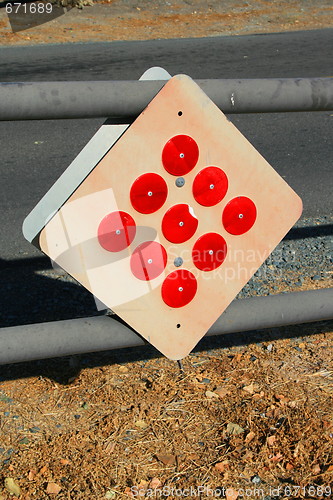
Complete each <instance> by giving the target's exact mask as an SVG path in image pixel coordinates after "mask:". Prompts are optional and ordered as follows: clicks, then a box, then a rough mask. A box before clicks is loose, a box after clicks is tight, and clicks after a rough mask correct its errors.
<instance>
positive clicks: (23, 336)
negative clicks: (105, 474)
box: [0, 288, 333, 364]
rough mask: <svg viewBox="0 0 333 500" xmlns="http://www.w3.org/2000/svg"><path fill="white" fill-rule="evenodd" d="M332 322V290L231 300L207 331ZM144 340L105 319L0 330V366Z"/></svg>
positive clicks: (40, 324) (103, 349)
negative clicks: (330, 320)
mask: <svg viewBox="0 0 333 500" xmlns="http://www.w3.org/2000/svg"><path fill="white" fill-rule="evenodd" d="M329 319H333V288H327V289H323V290H314V291H306V292H292V293H282V294H278V295H271V296H267V297H252V298H250V299H236V300H234V301H233V302H232V303H231V304H230V306H229V307H228V308H227V309H226V310H225V311H224V312H223V314H221V316H220V317H219V319H218V320H217V321H216V322H215V323H214V325H213V326H212V327H211V328H210V329H209V331H208V332H207V334H206V335H207V336H209V335H221V334H225V333H235V332H244V331H250V330H258V329H263V328H273V327H277V326H286V325H292V324H300V323H309V322H314V321H324V320H329ZM144 344H147V342H146V341H145V340H144V339H142V337H140V336H138V335H137V334H136V333H134V332H133V330H131V329H130V328H129V327H127V326H125V325H124V324H122V323H120V322H119V321H116V320H115V319H113V318H112V317H110V316H107V315H104V316H93V317H90V318H79V319H72V320H65V321H52V322H49V323H37V324H34V325H23V326H12V327H8V328H1V329H0V346H1V349H0V364H8V363H17V362H21V361H31V360H36V359H45V358H53V357H57V356H67V355H72V354H80V353H86V352H97V351H107V350H111V349H121V348H124V347H135V346H142V345H144Z"/></svg>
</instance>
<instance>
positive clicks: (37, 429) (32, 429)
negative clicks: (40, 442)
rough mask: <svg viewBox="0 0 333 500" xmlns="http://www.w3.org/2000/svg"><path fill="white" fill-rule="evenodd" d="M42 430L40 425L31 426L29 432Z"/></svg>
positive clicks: (33, 432) (35, 432)
mask: <svg viewBox="0 0 333 500" xmlns="http://www.w3.org/2000/svg"><path fill="white" fill-rule="evenodd" d="M39 431H40V428H39V427H31V428H30V429H29V432H31V433H32V434H37V432H39Z"/></svg>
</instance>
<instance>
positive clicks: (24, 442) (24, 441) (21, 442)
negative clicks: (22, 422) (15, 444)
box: [19, 437, 29, 444]
mask: <svg viewBox="0 0 333 500" xmlns="http://www.w3.org/2000/svg"><path fill="white" fill-rule="evenodd" d="M19 444H29V439H28V438H27V437H24V438H22V439H20V440H19Z"/></svg>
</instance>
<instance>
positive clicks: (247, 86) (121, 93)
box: [0, 78, 333, 123]
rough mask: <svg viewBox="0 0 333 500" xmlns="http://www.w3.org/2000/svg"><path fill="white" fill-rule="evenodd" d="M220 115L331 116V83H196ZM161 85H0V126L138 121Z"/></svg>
mask: <svg viewBox="0 0 333 500" xmlns="http://www.w3.org/2000/svg"><path fill="white" fill-rule="evenodd" d="M195 81H196V83H197V84H198V85H199V86H200V87H201V88H202V90H203V91H204V92H205V93H206V94H207V95H208V96H209V97H210V98H211V99H212V101H213V102H215V104H216V105H217V106H218V107H219V108H220V109H222V110H223V112H224V113H227V114H228V113H273V112H274V113H275V112H285V111H327V110H330V111H331V110H333V78H279V79H269V78H267V79H248V80H195ZM164 84H165V81H164V80H162V81H97V82H96V81H92V82H29V83H0V120H53V119H63V118H98V117H112V118H118V119H119V118H121V119H122V120H124V123H128V122H129V121H132V120H133V119H134V118H135V117H136V116H138V115H139V114H140V113H141V112H142V111H143V109H144V108H145V107H146V106H147V105H148V103H149V102H150V101H151V100H152V99H153V97H154V96H155V95H156V94H157V93H158V92H159V90H160V89H161V88H162V87H163V85H164Z"/></svg>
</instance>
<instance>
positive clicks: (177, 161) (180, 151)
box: [162, 135, 199, 175]
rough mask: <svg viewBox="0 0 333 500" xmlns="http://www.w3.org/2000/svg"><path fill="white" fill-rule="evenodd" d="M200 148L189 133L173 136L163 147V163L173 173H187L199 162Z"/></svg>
mask: <svg viewBox="0 0 333 500" xmlns="http://www.w3.org/2000/svg"><path fill="white" fill-rule="evenodd" d="M198 158H199V148H198V145H197V143H196V142H195V140H194V139H192V137H190V136H189V135H176V136H175V137H172V139H170V140H169V141H168V142H167V143H166V145H165V146H164V148H163V152H162V163H163V165H164V168H165V170H166V171H167V172H169V174H171V175H185V174H188V172H190V171H191V170H192V169H193V168H194V167H195V165H196V164H197V161H198Z"/></svg>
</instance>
